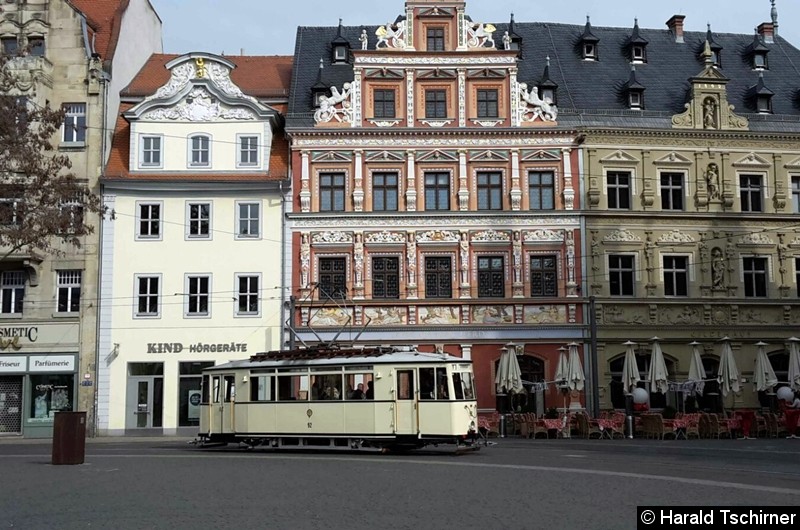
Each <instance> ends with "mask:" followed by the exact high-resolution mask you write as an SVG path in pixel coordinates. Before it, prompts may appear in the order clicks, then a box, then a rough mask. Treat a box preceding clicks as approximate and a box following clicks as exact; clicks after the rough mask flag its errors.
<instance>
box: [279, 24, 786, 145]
mask: <svg viewBox="0 0 800 530" xmlns="http://www.w3.org/2000/svg"><path fill="white" fill-rule="evenodd" d="M494 25H495V26H496V28H497V30H496V33H495V35H502V34H503V33H504V32H505V31H507V30H508V29H509V24H508V22H498V23H494ZM361 29H362V27H361V26H358V27H355V26H353V27H348V26H344V27H343V28H342V35H343V36H344V37H345V38H347V39H349V40H350V41H351V42H357V41H358V36H359V34H360V33H361ZM365 29H366V30H367V34H368V35H369V45H368V50H370V51H371V53H381V54H385V55H388V56H391V54H392V53H397V52H394V51H391V50H390V51H385V50H384V51H381V52H375V51H374V50H375V42H376V37H375V30H376V29H377V26H371V27H366V28H365ZM513 29H514V31H515V33H517V34H518V35H520V36H521V37H522V38H523V42H524V46H525V54H524V57H522V59H521V61H520V63H519V72H518V76H517V78H518V79H519V81H520V82H525V83H528V84H529V85H530V84H535V83H536V81H537V80H538V79H540V77H541V73H542V71H543V68H544V66H545V65H544V61H545V59H544V58H545V57H547V56H549V57H550V58H551V66H552V68H550V77H551V79H552V81H553V82H555V83H556V84H557V85H558V102H559V120H558V122H559V126H564V127H574V126H575V125H576V124H579V123H584V124H586V123H593V119H589V120H587V116H589V117H590V118H591V115H595V116H599V115H602V116H604V117H603V118H598V121H597V124H598V125H612V124H613V123H615V119H614V117H615V116H618V117H620V118H624V119H622V120H616V121H621V122H623V123H627V125H629V126H630V125H631V124H632V122H631V120H636V119H639V120H641V123H638V125H640V126H642V127H652V126H654V124H657V125H655V126H657V127H663V128H669V127H670V126H671V125H670V124H671V122H670V119H671V116H672V115H674V114H677V113H680V112H683V110H684V105H685V104H686V103H687V102H688V97H689V92H690V88H691V85H690V82H689V79H691V78H693V77H695V76H697V75H698V74H699V73H700V72H701V71H702V70H703V67H704V64H703V58H702V50H703V47H704V44H705V41H706V38H707V30H706V31H687V32H685V33H684V42H683V43H678V42H676V41H675V36H674V35H673V34H672V33H671V32H670V31H669V29H667V28H664V29H647V28H640V29H639V36H640V38H642V39H644V40H646V41H647V42H648V45H647V64H643V65H640V66H639V67H638V68H637V70H636V79H637V80H638V82H639V83H641V84H642V85H644V86H646V87H647V110H646V111H641V112H638V113H637V114H636V116H632V115H631V114H630V111H629V110H628V108H627V104H626V102H625V101H622V100H621V99H620V98H619V90H620V88H621V87H623V86H624V84H625V83H626V82H627V81H628V79H629V78H630V61H629V58H628V56H627V50H626V46H627V44H628V42H629V38H630V36H631V29H630V27H627V28H617V27H600V26H592V27H591V32H592V35H593V36H595V37H596V38H597V39H599V41H600V42H601V43H602V46H603V53H602V54H601V55H600V58H599V60H597V61H583V60H582V59H581V57H580V55H578V54H576V53H575V44H576V43H578V42H579V41H580V39H581V37H582V36H583V34H584V31H585V26H584V25H577V24H555V23H544V22H529V23H525V22H520V21H518V20H517V21H515V22H514V28H513ZM337 32H338V27H337V26H332V27H299V28H298V30H297V38H296V41H295V42H296V44H295V55H294V78H293V81H292V83H293V85H292V93H291V95H290V103H289V115H288V116H287V126H288V127H290V128H291V127H311V126H313V124H314V120H313V111H314V109H313V107H312V100H311V97H310V95H311V86H312V85H313V84H314V83H316V82H317V75H318V71H319V59H320V57H328V55H329V54H328V53H326V49H327V46H328V45H329V43H330V41H331V40H332V39H334V38H335V37H336V35H337ZM713 39H714V42H715V44H718V45H719V46H721V47H722V48H723V49H724V50H725V51H726V55H725V59H724V62H723V64H722V68H721V70H720V71H721V73H722V74H724V76H725V77H726V78H728V79H730V81H729V82H728V84H727V90H728V99H729V102H730V103H731V104H733V105H734V106H735V108H736V110H735V112H737V113H741V114H745V115H747V113H748V112H750V111H749V110H748V105H747V101H748V92H749V89H750V88H751V87H752V86H753V85H755V84H756V83H757V82H758V73H757V72H754V71H753V69H752V61H751V60H749V58H748V57H747V51H746V50H747V48H748V47H749V46H750V45H751V43H752V42H753V36H752V34H732V33H717V32H715V33H714V34H713ZM495 41H496V42H497V43H498V44H497V47H498V48H501V47H502V43H500V39H498V38H496V39H495ZM769 46H770V47H771V48H775V50H776V51H777V50H780V53H773V54H770V65H769V79H768V81H769V87H770V89H771V90H772V91H773V92H774V93H775V96H774V97H773V98H772V104H773V112H774V114H773V115H771V116H766V117H765V116H760V117H759V116H757V115H755V114H753V116H755V117H756V118H757V119H755V120H751V124H750V129H751V130H753V131H756V130H785V129H786V128H787V127H788V128H789V129H790V130H800V98H799V97H798V91H799V90H800V75H798V73H799V72H798V70H797V68H800V66H797V65H800V50H798V49H797V48H796V47H795V46H793V45H792V44H790V43H789V42H787V41H786V40H785V39H783V38H782V37H780V36H776V37H775V42H774V43H772V44H769ZM357 53H364V52H357ZM366 53H370V52H366ZM400 53H402V52H400ZM447 53H448V54H450V55H452V56H456V55H457V54H459V53H467V52H447ZM324 76H325V77H324V79H323V81H324V82H325V83H327V84H329V85H332V86H337V87H341V86H342V85H343V84H344V83H345V82H348V81H352V80H353V67H352V65H351V64H347V65H336V66H333V67H327V65H326V68H325V73H324ZM577 114H580V116H578V115H577ZM748 117H749V115H748ZM770 120H771V121H772V122H773V123H767V122H769V121H770ZM776 121H778V122H781V124H780V125H778V126H774V125H775V124H774V122H776ZM787 123H788V124H789V125H786V124H787Z"/></svg>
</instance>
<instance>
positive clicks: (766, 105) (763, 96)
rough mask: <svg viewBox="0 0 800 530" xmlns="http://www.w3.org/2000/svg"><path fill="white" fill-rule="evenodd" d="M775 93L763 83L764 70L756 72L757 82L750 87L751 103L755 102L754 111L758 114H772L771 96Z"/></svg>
mask: <svg viewBox="0 0 800 530" xmlns="http://www.w3.org/2000/svg"><path fill="white" fill-rule="evenodd" d="M774 95H775V93H774V92H773V91H772V90H770V89H769V88H767V85H766V84H765V83H764V72H759V73H758V83H756V86H754V87H752V88H751V89H750V95H749V97H750V101H751V102H752V103H751V104H753V103H755V107H756V111H757V112H758V113H759V114H772V96H774Z"/></svg>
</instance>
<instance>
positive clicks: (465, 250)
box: [458, 232, 469, 285]
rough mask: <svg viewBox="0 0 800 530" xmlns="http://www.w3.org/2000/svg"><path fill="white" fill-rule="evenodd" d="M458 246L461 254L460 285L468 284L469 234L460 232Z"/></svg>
mask: <svg viewBox="0 0 800 530" xmlns="http://www.w3.org/2000/svg"><path fill="white" fill-rule="evenodd" d="M458 246H459V248H460V254H461V285H468V284H469V233H468V232H461V241H459V243H458Z"/></svg>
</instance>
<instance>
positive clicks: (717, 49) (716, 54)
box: [706, 24, 722, 68]
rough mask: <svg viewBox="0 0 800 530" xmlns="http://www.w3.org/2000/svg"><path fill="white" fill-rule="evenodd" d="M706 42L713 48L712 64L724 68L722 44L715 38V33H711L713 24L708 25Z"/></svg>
mask: <svg viewBox="0 0 800 530" xmlns="http://www.w3.org/2000/svg"><path fill="white" fill-rule="evenodd" d="M706 42H708V46H709V48H710V49H711V64H712V65H714V66H716V67H717V68H722V46H720V45H719V44H718V43H717V42H716V41H715V40H714V34H713V33H711V24H709V25H708V31H706Z"/></svg>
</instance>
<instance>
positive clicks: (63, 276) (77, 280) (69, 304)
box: [56, 271, 81, 313]
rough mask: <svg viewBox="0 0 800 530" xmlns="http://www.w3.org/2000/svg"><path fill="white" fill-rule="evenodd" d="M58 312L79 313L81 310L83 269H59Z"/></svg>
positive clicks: (57, 273)
mask: <svg viewBox="0 0 800 530" xmlns="http://www.w3.org/2000/svg"><path fill="white" fill-rule="evenodd" d="M56 276H57V278H56V281H57V284H58V308H57V310H58V312H59V313H77V312H79V311H80V310H81V271H57V272H56Z"/></svg>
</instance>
